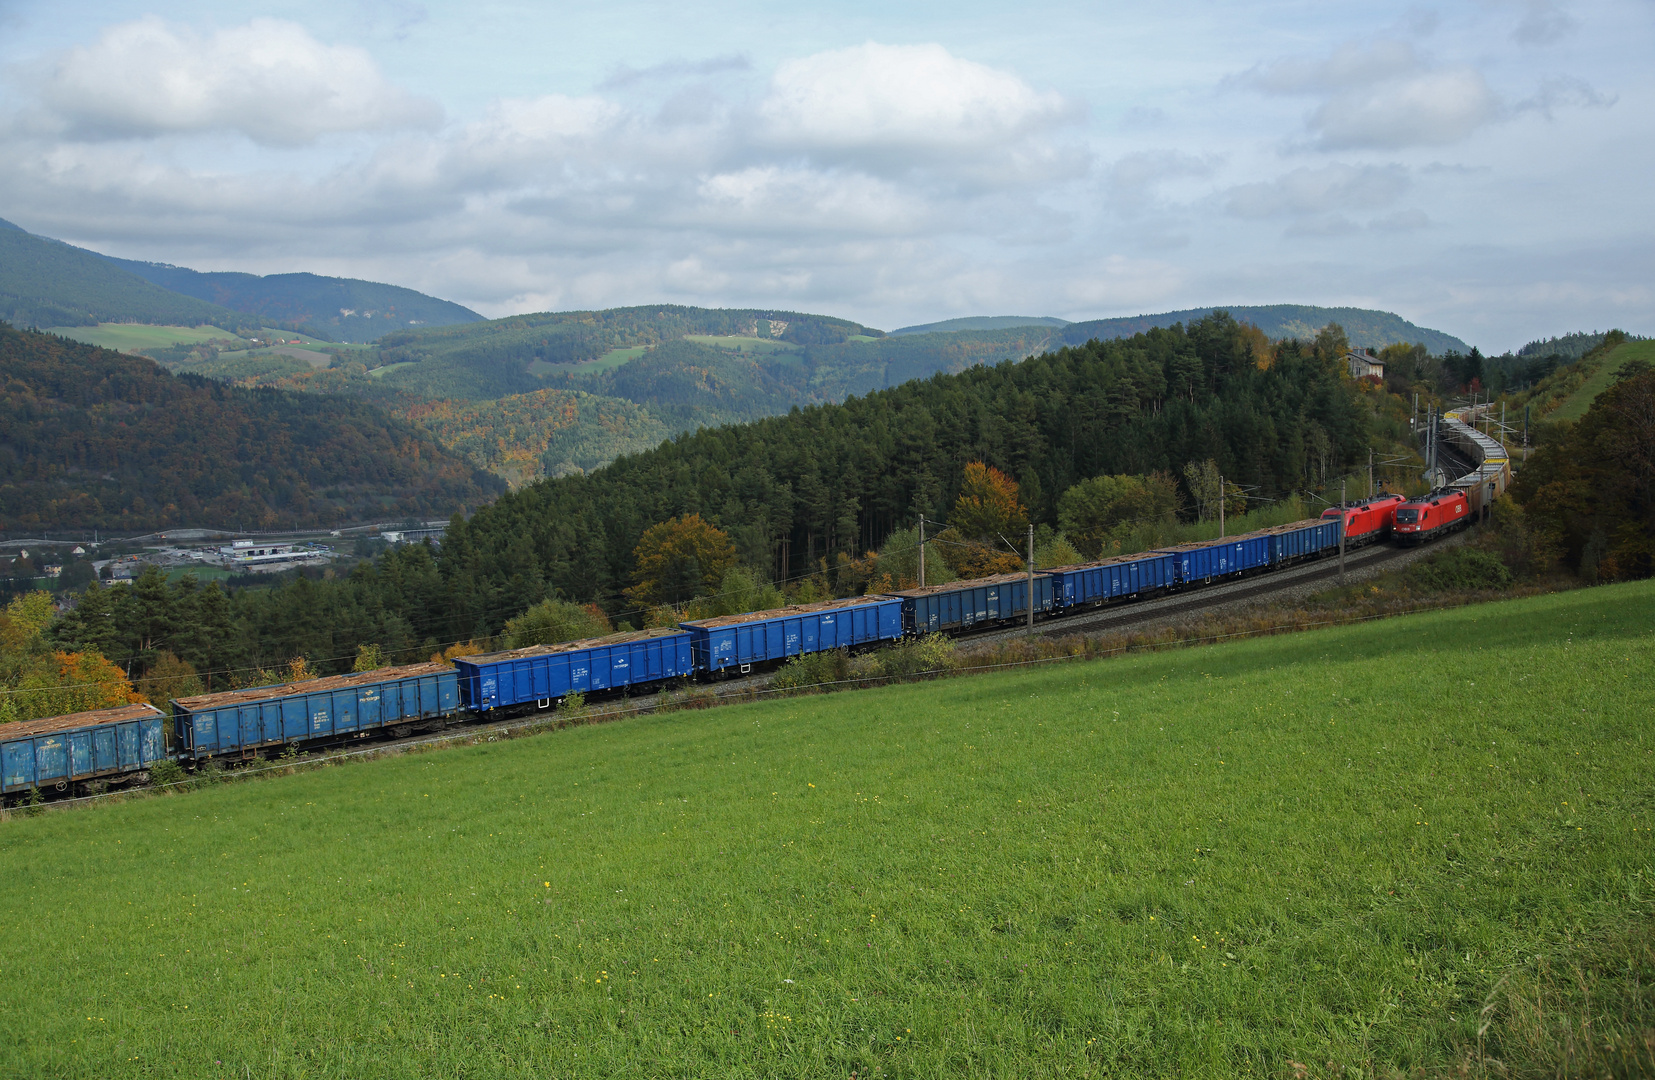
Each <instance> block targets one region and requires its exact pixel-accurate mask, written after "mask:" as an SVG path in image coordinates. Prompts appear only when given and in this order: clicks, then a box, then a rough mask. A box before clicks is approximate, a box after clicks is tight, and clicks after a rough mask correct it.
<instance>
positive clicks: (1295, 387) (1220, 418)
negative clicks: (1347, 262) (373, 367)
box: [440, 316, 1371, 640]
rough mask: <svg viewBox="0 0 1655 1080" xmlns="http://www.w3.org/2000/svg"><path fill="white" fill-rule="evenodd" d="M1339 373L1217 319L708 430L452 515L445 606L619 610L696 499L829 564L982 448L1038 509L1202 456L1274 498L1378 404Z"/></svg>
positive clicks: (801, 562)
mask: <svg viewBox="0 0 1655 1080" xmlns="http://www.w3.org/2000/svg"><path fill="white" fill-rule="evenodd" d="M1341 369H1342V365H1341V364H1340V363H1339V361H1338V359H1337V358H1336V357H1333V356H1322V357H1317V356H1316V355H1315V354H1314V353H1313V351H1311V349H1310V348H1309V347H1308V346H1304V345H1301V344H1299V343H1297V342H1289V343H1286V344H1284V345H1283V346H1281V347H1280V348H1279V349H1278V350H1276V354H1275V358H1274V362H1273V363H1271V364H1270V365H1269V366H1268V367H1267V368H1261V367H1260V366H1259V364H1258V362H1257V361H1256V359H1255V354H1254V353H1253V352H1252V351H1251V347H1250V345H1249V344H1248V340H1247V338H1246V337H1245V335H1244V334H1243V333H1242V332H1241V328H1240V327H1239V326H1238V325H1237V324H1236V322H1235V321H1234V320H1232V319H1230V318H1228V317H1223V316H1213V317H1209V318H1206V319H1203V320H1199V321H1197V322H1195V323H1193V324H1192V325H1190V326H1188V327H1180V328H1177V329H1173V330H1154V331H1151V332H1149V333H1147V334H1143V335H1138V336H1135V337H1133V338H1130V339H1125V340H1109V341H1100V342H1092V343H1089V344H1087V345H1083V346H1075V347H1066V348H1062V349H1059V350H1058V351H1056V352H1054V353H1049V354H1045V355H1042V356H1039V357H1035V358H1032V359H1029V360H1027V361H1024V362H1022V363H1001V364H997V365H995V366H993V367H977V368H972V369H970V370H967V371H963V372H961V373H959V374H956V375H939V376H936V377H934V378H931V379H927V380H923V381H918V382H911V383H907V384H905V385H901V386H896V387H893V388H892V389H889V390H883V391H879V392H876V393H872V394H869V395H868V396H866V397H863V398H853V399H851V400H849V401H847V402H845V403H844V404H842V405H828V406H821V407H816V408H810V409H805V410H800V411H795V412H793V413H790V414H789V415H786V416H779V417H773V418H770V419H766V420H762V421H758V422H756V423H751V424H746V425H741V426H733V427H726V428H718V429H713V430H703V431H700V432H698V433H696V434H694V435H688V436H684V437H682V438H679V439H676V440H674V441H672V442H669V443H666V444H663V445H662V446H660V447H659V448H657V449H655V450H652V451H650V452H648V453H643V454H637V455H634V456H631V457H624V458H621V459H620V460H618V461H616V462H614V463H613V464H611V465H609V466H608V467H607V468H605V469H602V470H600V471H598V472H596V473H593V474H591V475H589V476H574V477H566V478H563V479H560V480H548V481H542V482H540V483H538V484H534V485H532V486H530V487H527V488H525V489H523V490H521V491H518V492H514V493H512V494H510V495H507V496H504V497H502V498H501V499H500V500H499V501H497V502H495V503H494V504H492V505H491V506H488V507H486V508H484V509H483V510H481V511H479V512H478V513H477V514H476V515H474V516H473V517H472V518H471V519H470V520H469V521H465V522H456V523H455V524H454V525H453V526H452V527H451V528H450V530H449V532H448V535H447V537H446V539H445V541H444V544H443V548H442V552H441V555H440V559H441V563H442V569H443V573H444V576H445V579H446V581H447V583H448V584H447V588H449V589H450V590H451V593H452V595H451V598H450V604H449V607H450V609H451V610H454V611H461V612H474V613H476V615H475V616H474V617H473V618H472V619H471V620H470V622H469V623H468V624H466V625H450V626H445V628H444V633H447V634H448V635H449V636H450V637H449V639H450V640H451V639H453V638H462V637H464V636H466V635H467V634H472V633H486V632H493V631H495V630H497V629H498V626H499V623H500V622H501V621H503V620H504V619H505V618H506V617H508V616H509V615H511V614H513V613H515V612H516V611H521V610H522V609H523V607H524V606H526V605H527V604H529V603H531V602H533V601H534V600H535V599H537V598H539V597H541V596H544V595H547V594H549V593H551V592H553V591H555V592H557V593H559V594H561V595H563V596H564V597H568V598H573V599H578V600H582V601H585V600H592V599H597V600H600V601H603V602H605V603H608V604H611V605H616V604H617V597H618V593H619V590H620V589H622V588H623V587H625V586H626V585H628V584H630V577H631V574H632V572H633V565H632V562H633V555H632V552H633V549H634V547H635V546H636V545H637V543H638V539H639V537H640V536H641V535H642V533H643V531H644V530H645V529H646V528H648V527H649V526H651V525H654V524H656V523H658V522H661V521H665V520H667V519H669V518H672V517H674V516H677V515H681V514H687V513H692V512H696V513H700V514H702V515H703V516H704V517H706V518H708V519H710V520H712V521H713V522H715V523H717V524H719V525H720V526H721V527H723V528H724V529H726V530H727V531H728V532H729V533H730V535H731V537H732V538H733V539H734V540H735V542H736V545H737V547H738V549H739V551H740V552H741V554H742V557H743V558H744V559H745V560H746V561H747V562H748V563H749V564H751V565H753V566H755V567H757V568H759V569H760V570H761V572H763V573H765V574H767V575H772V576H774V575H780V574H787V575H793V574H798V573H800V572H804V571H807V570H809V569H811V568H813V567H814V566H815V565H816V563H815V560H816V559H819V558H823V557H826V558H829V560H830V564H831V560H832V558H833V557H834V556H836V555H837V554H838V553H845V554H848V555H856V554H859V553H861V552H863V551H865V550H867V549H868V548H870V547H873V546H875V545H877V544H878V543H879V542H880V541H881V540H882V539H883V538H884V537H885V536H886V535H888V534H889V533H890V532H891V531H892V530H894V529H895V528H897V527H899V526H902V525H906V524H908V523H911V522H912V521H913V519H914V517H915V515H917V514H919V513H921V512H924V513H926V514H929V515H931V516H933V517H938V518H941V517H944V516H945V515H946V510H947V508H948V507H949V506H950V505H952V501H953V499H954V498H955V496H956V494H957V492H958V488H959V484H960V479H961V475H962V470H963V468H964V466H965V465H966V464H967V463H968V462H971V461H985V462H987V463H989V464H991V465H994V466H996V467H998V468H1001V469H1003V470H1005V471H1006V472H1008V473H1009V474H1010V475H1011V476H1013V477H1014V478H1015V479H1017V480H1018V481H1019V482H1020V483H1021V484H1022V491H1023V496H1024V499H1025V501H1026V502H1027V503H1028V504H1029V506H1030V510H1031V512H1032V513H1033V514H1034V516H1035V518H1036V520H1038V521H1047V522H1050V521H1052V520H1054V513H1053V508H1054V503H1055V500H1056V498H1057V497H1058V495H1059V494H1061V493H1062V492H1063V491H1064V490H1066V489H1067V488H1068V487H1069V486H1071V485H1073V484H1074V483H1076V482H1077V481H1079V480H1082V479H1085V478H1088V477H1092V476H1096V475H1099V474H1102V473H1147V472H1151V471H1154V470H1168V471H1171V472H1174V473H1177V472H1179V471H1180V470H1181V469H1182V467H1183V466H1184V464H1185V463H1187V462H1191V461H1201V460H1205V459H1208V458H1213V459H1215V460H1216V461H1217V462H1218V465H1219V467H1220V468H1221V469H1222V470H1223V472H1224V473H1225V475H1226V476H1228V477H1230V478H1231V479H1232V480H1234V481H1236V482H1238V483H1241V484H1243V485H1247V486H1248V487H1249V488H1252V489H1255V494H1257V495H1258V496H1260V497H1263V498H1273V497H1276V496H1279V495H1283V494H1286V493H1288V492H1290V491H1293V490H1295V489H1297V488H1300V487H1303V486H1306V485H1307V484H1312V483H1317V484H1319V483H1320V482H1321V480H1322V478H1323V477H1325V476H1328V475H1334V474H1335V470H1339V469H1342V468H1344V467H1346V466H1348V465H1349V464H1351V463H1352V462H1354V461H1355V459H1356V457H1357V456H1358V454H1359V453H1361V452H1363V451H1364V450H1365V448H1366V446H1367V445H1368V427H1369V424H1370V422H1371V421H1370V411H1369V409H1368V408H1367V407H1366V406H1365V405H1364V404H1363V403H1362V400H1361V397H1360V394H1359V392H1358V391H1357V390H1356V389H1355V388H1354V386H1353V384H1352V383H1351V382H1350V380H1348V379H1347V378H1344V377H1342V375H1341Z"/></svg>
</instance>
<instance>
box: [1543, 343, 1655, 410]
mask: <svg viewBox="0 0 1655 1080" xmlns="http://www.w3.org/2000/svg"><path fill="white" fill-rule="evenodd" d="M1628 360H1647V361H1649V362H1651V363H1655V341H1628V342H1627V343H1626V344H1624V345H1620V346H1617V347H1616V348H1615V349H1614V351H1612V352H1611V353H1610V354H1609V355H1608V356H1605V357H1604V358H1603V359H1601V360H1599V361H1598V366H1597V370H1596V371H1594V372H1592V374H1591V376H1590V377H1588V378H1587V380H1586V381H1585V382H1584V383H1582V384H1581V386H1580V389H1578V390H1576V391H1575V392H1574V393H1572V394H1570V395H1569V396H1568V397H1567V398H1565V399H1563V401H1561V402H1559V403H1558V406H1557V408H1555V409H1553V410H1552V411H1551V412H1549V413H1547V414H1546V417H1545V418H1546V419H1547V420H1579V419H1580V418H1581V417H1582V416H1585V415H1586V410H1587V409H1590V408H1591V407H1592V402H1594V401H1596V400H1597V399H1598V395H1599V394H1601V393H1603V392H1604V391H1605V390H1607V389H1609V387H1610V385H1611V384H1612V383H1614V381H1615V374H1616V372H1618V371H1619V370H1620V366H1621V365H1622V364H1624V363H1626V362H1627V361H1628Z"/></svg>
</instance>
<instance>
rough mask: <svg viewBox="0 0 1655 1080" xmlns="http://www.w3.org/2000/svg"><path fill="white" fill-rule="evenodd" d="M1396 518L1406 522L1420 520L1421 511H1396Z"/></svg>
mask: <svg viewBox="0 0 1655 1080" xmlns="http://www.w3.org/2000/svg"><path fill="white" fill-rule="evenodd" d="M1396 519H1397V520H1398V521H1400V522H1402V523H1404V524H1408V523H1410V522H1415V521H1418V520H1419V511H1418V510H1417V509H1410V510H1398V511H1397V512H1396Z"/></svg>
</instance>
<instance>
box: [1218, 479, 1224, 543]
mask: <svg viewBox="0 0 1655 1080" xmlns="http://www.w3.org/2000/svg"><path fill="white" fill-rule="evenodd" d="M1218 538H1219V539H1220V540H1222V539H1224V477H1223V476H1220V477H1219V478H1218Z"/></svg>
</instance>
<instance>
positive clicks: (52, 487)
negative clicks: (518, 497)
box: [0, 323, 505, 532]
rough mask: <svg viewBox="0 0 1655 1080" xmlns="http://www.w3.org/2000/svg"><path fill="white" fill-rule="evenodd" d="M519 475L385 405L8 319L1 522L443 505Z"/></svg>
mask: <svg viewBox="0 0 1655 1080" xmlns="http://www.w3.org/2000/svg"><path fill="white" fill-rule="evenodd" d="M504 486H505V485H504V484H503V482H501V481H500V480H498V479H497V478H495V477H493V476H490V475H488V474H487V473H483V472H480V471H478V470H475V469H473V468H472V467H471V466H469V465H466V464H464V463H463V462H461V461H460V460H459V459H458V458H457V457H455V456H454V455H453V454H451V453H449V452H448V451H446V450H444V449H443V448H442V447H441V446H439V445H438V444H437V443H436V441H435V440H434V439H433V438H432V437H431V436H430V435H429V434H427V433H426V432H424V431H422V430H420V429H419V428H417V427H415V426H413V425H411V424H408V423H406V422H403V421H399V420H394V419H392V418H391V417H390V416H388V415H387V414H386V413H385V412H384V411H383V410H381V409H379V408H377V407H375V406H373V405H369V404H366V403H363V402H359V401H349V400H341V399H336V398H328V397H321V396H317V395H310V394H297V393H290V392H285V391H279V390H242V389H237V388H234V387H230V386H227V385H225V384H224V383H220V382H214V381H212V380H209V379H204V378H200V377H197V376H189V375H184V376H175V375H171V374H168V373H167V372H166V371H165V370H164V369H162V368H161V367H159V366H158V365H156V364H155V362H154V361H152V360H149V359H147V358H145V357H134V356H127V355H123V354H121V353H116V352H111V351H109V350H107V349H99V348H96V347H93V346H90V345H82V344H79V343H78V342H73V341H69V340H67V339H65V338H61V337H57V336H55V335H51V334H42V333H36V332H33V331H20V330H15V329H12V328H11V327H10V326H7V325H5V324H4V323H0V532H10V531H16V530H19V529H35V528H50V529H91V528H94V527H97V528H102V529H118V530H145V529H155V528H166V527H169V526H177V525H185V524H188V525H203V526H209V525H210V526H217V527H221V528H249V529H251V528H271V527H275V526H283V527H287V526H291V525H295V524H296V525H299V526H310V527H316V526H330V525H338V524H342V523H346V522H350V521H355V520H362V519H364V518H367V519H373V520H377V519H383V518H387V517H391V518H395V517H430V516H432V515H445V514H451V513H455V512H459V511H463V510H472V509H475V508H476V507H477V506H479V505H480V504H482V503H485V502H487V501H488V500H489V499H491V498H493V497H494V496H495V495H497V494H498V493H499V492H500V491H501V490H503V488H504Z"/></svg>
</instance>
